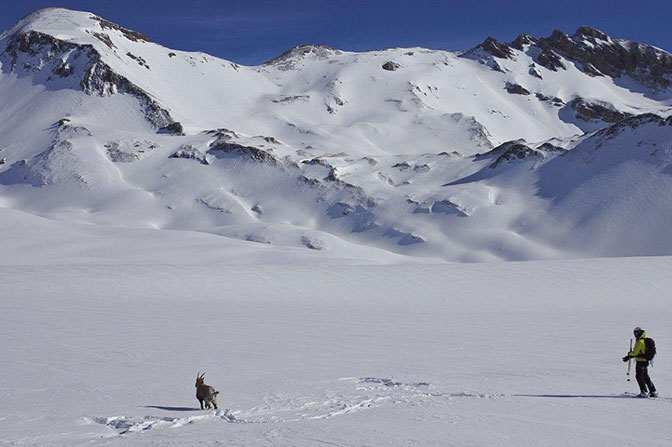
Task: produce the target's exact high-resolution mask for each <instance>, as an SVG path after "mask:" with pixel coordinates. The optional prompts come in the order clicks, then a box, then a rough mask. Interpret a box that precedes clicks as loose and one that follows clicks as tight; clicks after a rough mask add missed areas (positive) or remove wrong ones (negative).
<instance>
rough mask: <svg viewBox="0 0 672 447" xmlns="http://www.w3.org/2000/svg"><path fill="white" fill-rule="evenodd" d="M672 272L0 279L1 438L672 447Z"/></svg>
mask: <svg viewBox="0 0 672 447" xmlns="http://www.w3.org/2000/svg"><path fill="white" fill-rule="evenodd" d="M308 262H310V261H308ZM671 268H672V259H671V258H667V257H659V258H620V259H593V260H570V261H564V260H563V261H543V262H525V263H496V264H443V265H433V266H411V265H405V266H390V265H388V266H349V267H348V266H340V267H339V266H334V265H329V266H316V265H308V264H302V265H301V264H299V265H284V266H283V265H275V266H259V265H255V266H226V267H222V266H213V265H192V266H180V265H173V266H162V265H151V264H147V265H135V266H129V265H106V266H96V265H90V264H88V265H87V264H79V265H52V266H37V265H30V266H2V267H0V274H1V275H2V278H3V292H2V299H1V300H0V339H1V340H3V341H2V343H0V357H1V358H2V359H3V368H2V369H0V444H2V445H22V446H45V445H50V446H65V445H67V446H78V445H90V444H92V443H95V444H96V445H138V446H144V445H148V446H149V445H153V446H168V445H184V446H191V445H220V444H224V445H239V446H263V445H274V446H315V445H321V444H331V445H372V446H382V445H385V446H402V445H403V446H407V445H424V446H430V445H456V446H459V445H479V446H501V445H502V444H507V445H509V444H511V445H518V446H523V447H525V446H530V447H531V446H585V445H607V444H608V445H611V446H627V445H632V444H633V443H644V444H646V445H650V446H660V447H662V446H667V445H669V442H670V439H672V428H671V427H670V424H669V410H670V408H671V407H670V406H671V405H672V394H671V393H670V391H669V390H670V383H672V373H671V372H670V371H672V363H671V361H670V357H669V355H667V354H666V352H668V350H667V348H666V346H670V345H671V344H672V332H671V331H670V325H669V324H668V323H669V321H670V318H672V315H671V314H670V309H671V307H670V301H669V294H668V291H669V290H670V287H672V283H671V279H670V275H669V271H670V269H671ZM634 325H642V326H644V327H645V328H647V329H648V331H649V334H650V335H651V336H652V337H654V338H655V340H656V343H657V345H658V347H659V358H657V359H656V361H655V367H653V368H651V376H652V378H653V380H654V382H655V383H656V386H657V387H658V389H659V391H660V395H661V397H660V398H658V399H657V400H654V399H649V400H640V399H634V398H630V397H624V396H622V393H623V392H625V391H630V392H634V391H636V388H637V387H636V385H635V383H634V381H633V382H630V383H628V382H626V381H625V372H626V367H625V366H626V365H625V364H624V363H622V362H621V360H620V357H621V356H622V355H623V354H624V353H625V351H626V350H627V345H628V339H629V337H630V336H631V329H632V327H634ZM199 370H200V371H205V372H206V383H208V384H211V385H213V386H215V387H216V388H217V389H218V390H219V391H220V399H219V400H220V404H221V409H220V410H219V411H201V410H199V409H198V402H197V401H196V398H195V396H194V394H195V389H194V380H195V377H194V376H195V374H196V372H197V371H199ZM642 427H647V429H646V430H643V429H642Z"/></svg>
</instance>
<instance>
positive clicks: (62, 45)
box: [0, 31, 174, 129]
mask: <svg viewBox="0 0 672 447" xmlns="http://www.w3.org/2000/svg"><path fill="white" fill-rule="evenodd" d="M0 61H2V67H3V68H2V69H3V70H5V71H12V72H16V73H17V74H19V75H26V74H27V75H36V74H42V75H44V76H45V77H46V82H49V81H52V80H53V79H54V77H57V78H60V79H67V80H70V81H71V84H70V87H71V88H79V89H81V90H82V91H84V92H85V93H86V94H88V95H97V96H111V95H114V94H116V93H126V94H129V95H132V96H134V97H135V98H136V99H137V100H138V101H139V102H140V104H141V105H142V107H143V109H144V113H145V117H146V118H147V120H149V121H150V122H151V123H152V124H153V125H154V126H155V127H156V128H157V129H159V128H162V127H166V126H170V125H172V124H173V123H174V121H173V119H172V118H171V116H170V113H169V112H168V111H167V110H166V109H164V108H163V107H161V105H159V103H158V102H157V101H156V100H155V99H154V98H152V97H151V96H150V94H149V93H147V92H145V91H144V90H143V89H142V88H140V87H138V86H137V85H135V84H134V83H132V82H131V81H129V80H128V79H127V78H126V77H124V76H121V75H120V74H118V73H116V72H115V71H114V70H113V69H112V68H111V67H110V66H109V65H108V64H107V63H105V61H104V60H103V57H102V55H101V54H100V53H99V52H98V51H97V50H96V49H95V48H94V47H93V46H92V45H89V44H76V43H72V42H67V41H64V40H61V39H57V38H55V37H53V36H51V35H49V34H45V33H41V32H38V31H28V32H25V33H16V34H14V35H11V36H8V39H7V44H6V46H5V49H4V51H3V52H2V53H0Z"/></svg>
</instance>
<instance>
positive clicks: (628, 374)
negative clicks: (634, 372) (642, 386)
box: [625, 338, 632, 382]
mask: <svg viewBox="0 0 672 447" xmlns="http://www.w3.org/2000/svg"><path fill="white" fill-rule="evenodd" d="M631 352H632V338H631V339H630V350H629V351H628V354H630V353H631ZM631 364H632V357H630V358H629V359H628V372H627V373H626V374H625V375H626V376H627V377H628V382H630V365H631Z"/></svg>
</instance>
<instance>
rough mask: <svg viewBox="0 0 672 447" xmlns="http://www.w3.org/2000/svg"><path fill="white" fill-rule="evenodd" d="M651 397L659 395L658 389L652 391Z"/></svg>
mask: <svg viewBox="0 0 672 447" xmlns="http://www.w3.org/2000/svg"><path fill="white" fill-rule="evenodd" d="M649 397H658V391H651V392H650V393H649Z"/></svg>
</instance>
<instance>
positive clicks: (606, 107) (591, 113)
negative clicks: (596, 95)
mask: <svg viewBox="0 0 672 447" xmlns="http://www.w3.org/2000/svg"><path fill="white" fill-rule="evenodd" d="M568 106H569V107H570V108H571V109H572V110H574V112H575V114H576V117H577V118H578V119H580V120H583V121H588V122H590V121H593V122H594V121H604V122H605V123H616V122H618V121H621V120H623V119H625V118H629V117H631V116H632V114H630V113H626V112H619V111H618V110H616V109H615V108H614V106H613V105H611V104H609V103H603V102H598V101H592V102H590V101H586V100H585V99H583V98H574V99H573V100H571V101H570V102H569V104H568Z"/></svg>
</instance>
